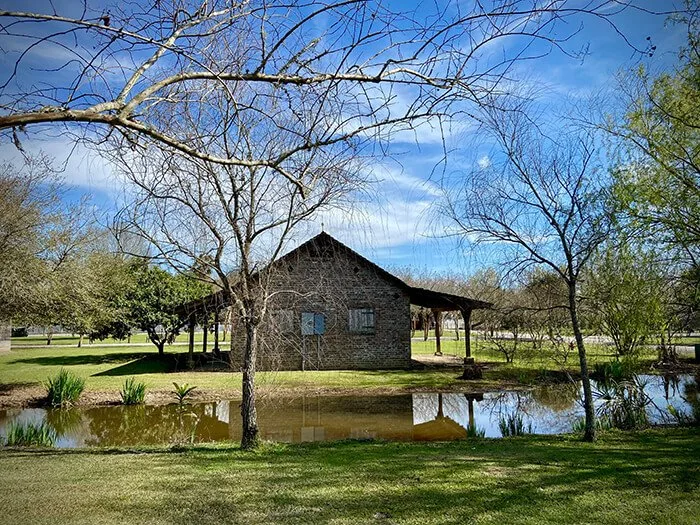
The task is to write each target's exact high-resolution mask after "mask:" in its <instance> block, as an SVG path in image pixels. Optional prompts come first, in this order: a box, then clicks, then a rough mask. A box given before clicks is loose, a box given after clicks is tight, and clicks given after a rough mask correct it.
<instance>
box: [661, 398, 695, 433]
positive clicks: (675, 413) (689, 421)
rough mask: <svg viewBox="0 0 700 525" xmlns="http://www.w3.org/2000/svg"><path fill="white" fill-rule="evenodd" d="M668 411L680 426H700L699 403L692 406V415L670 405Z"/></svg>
mask: <svg viewBox="0 0 700 525" xmlns="http://www.w3.org/2000/svg"><path fill="white" fill-rule="evenodd" d="M667 409H668V413H669V414H671V417H672V418H673V420H674V421H675V422H676V424H677V425H679V426H682V427H690V426H697V425H700V404H698V403H695V404H693V405H692V411H691V412H690V413H687V412H684V411H683V410H678V409H677V408H676V407H674V406H673V405H668V407H667Z"/></svg>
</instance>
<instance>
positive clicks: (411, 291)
mask: <svg viewBox="0 0 700 525" xmlns="http://www.w3.org/2000/svg"><path fill="white" fill-rule="evenodd" d="M301 252H310V253H318V254H319V255H320V254H326V253H329V252H330V253H342V254H344V255H346V256H348V257H351V258H353V259H355V260H357V261H358V262H360V263H361V264H363V265H365V266H367V267H368V268H370V269H371V270H372V271H374V272H376V273H377V275H379V276H380V277H382V278H383V279H384V280H386V281H388V282H390V283H392V284H393V285H395V286H396V287H398V288H400V289H402V290H404V291H405V292H406V293H407V294H408V296H409V299H410V302H411V304H414V305H416V306H422V307H425V308H430V309H434V310H439V311H451V310H476V309H484V308H491V306H492V304H491V303H487V302H485V301H478V300H476V299H471V298H469V297H464V296H461V295H455V294H450V293H446V292H437V291H435V290H428V289H426V288H419V287H416V286H410V285H409V284H407V283H405V282H404V281H403V280H401V279H399V278H398V277H396V276H395V275H393V274H392V273H390V272H388V271H386V270H385V269H384V268H382V267H381V266H379V265H377V264H375V263H373V262H372V261H370V260H369V259H367V258H365V257H363V256H362V255H360V254H359V253H357V252H356V251H355V250H353V249H352V248H350V247H348V246H346V245H345V244H343V243H342V242H340V241H339V240H338V239H336V238H335V237H332V236H331V235H329V234H328V233H326V232H321V233H319V234H318V235H316V236H315V237H312V238H311V239H309V240H308V241H306V242H304V243H302V244H300V245H299V246H297V247H296V248H294V249H293V250H291V251H290V252H288V253H286V254H285V255H283V256H281V257H279V258H278V259H276V260H274V261H273V262H271V263H270V264H269V265H268V266H266V267H265V268H263V269H262V270H260V272H265V271H266V270H268V269H269V268H272V267H274V266H277V265H279V264H283V263H285V262H290V261H291V260H292V259H293V258H294V257H296V256H297V255H298V254H299V253H301ZM227 302H228V301H226V300H225V294H224V292H223V291H219V292H215V293H213V294H211V295H209V296H207V297H204V298H202V299H199V300H197V301H193V302H191V303H188V304H186V305H183V306H182V307H181V308H182V309H183V310H184V311H185V312H191V313H196V312H199V311H202V310H204V311H207V310H214V309H215V308H217V307H225V306H229V304H226V303H227Z"/></svg>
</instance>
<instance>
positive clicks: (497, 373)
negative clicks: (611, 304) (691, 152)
mask: <svg viewBox="0 0 700 525" xmlns="http://www.w3.org/2000/svg"><path fill="white" fill-rule="evenodd" d="M434 344H435V343H434V341H427V342H423V341H413V352H414V355H417V354H432V353H434V351H435V350H434ZM463 344H464V341H454V340H446V341H444V342H443V353H444V354H446V355H449V354H450V353H452V354H453V355H457V356H463V355H464V348H463ZM431 345H432V346H431ZM526 346H527V345H526ZM472 349H473V355H474V356H475V357H476V359H477V362H480V363H488V364H489V366H488V369H487V370H486V372H485V374H484V380H482V381H474V382H464V381H459V380H457V376H458V375H459V373H458V371H456V370H454V369H453V370H450V369H430V368H429V369H426V370H419V369H416V370H390V371H387V370H379V371H354V370H353V371H307V372H299V371H296V372H287V371H280V372H259V373H258V374H257V378H256V381H257V384H258V386H259V387H260V391H261V392H263V393H265V392H269V393H271V394H274V393H276V392H279V391H281V390H282V391H284V390H286V391H291V392H290V393H299V392H301V391H305V390H313V391H316V392H317V391H324V390H338V391H340V390H343V391H348V390H356V391H365V390H366V391H371V390H375V391H379V390H382V391H399V390H437V389H440V390H457V389H496V388H500V387H503V386H504V382H507V383H509V384H513V383H519V384H533V383H541V382H552V381H560V380H565V379H566V375H565V373H564V372H563V371H562V366H561V365H560V364H558V363H556V362H555V361H554V360H553V359H552V356H551V355H550V354H548V353H547V352H543V353H540V354H535V355H523V357H522V358H516V360H515V362H514V363H513V364H508V365H506V364H505V359H504V358H503V356H502V355H501V354H499V353H497V352H496V351H494V349H493V348H492V347H490V346H489V345H487V344H486V343H484V342H483V341H478V342H475V343H474V344H473V345H472ZM588 351H589V362H590V366H591V368H593V367H594V365H595V363H597V362H609V361H610V360H612V359H614V356H613V354H612V352H611V349H610V348H609V347H605V346H601V345H592V344H590V345H588ZM655 356H656V354H655V353H654V352H653V351H649V352H648V355H647V354H644V355H643V356H642V359H641V360H640V362H641V365H642V366H644V365H648V364H649V363H650V362H651V361H652V360H653V359H654V358H655ZM61 369H66V370H69V371H70V372H72V373H73V374H75V375H77V376H79V377H83V378H85V379H86V393H89V392H110V393H114V394H116V396H117V398H118V393H119V391H120V390H121V388H122V386H123V383H124V380H125V379H126V378H127V377H131V376H134V377H136V378H137V379H138V380H139V381H142V382H144V383H145V385H146V388H147V389H148V391H149V392H150V391H154V390H160V391H170V390H172V383H173V382H177V383H180V384H181V383H189V384H192V385H197V387H198V389H199V391H200V392H202V391H211V390H216V391H225V393H226V394H227V395H232V396H237V395H238V393H239V392H240V382H241V376H240V373H237V372H230V371H228V370H226V371H220V370H219V371H213V370H214V369H213V368H211V367H210V368H207V367H204V368H201V369H199V370H196V371H189V369H188V368H187V351H186V347H182V346H179V347H177V346H176V347H170V348H167V349H166V353H165V356H164V357H163V358H162V359H161V358H159V357H158V355H157V351H156V349H155V347H151V346H141V347H139V346H132V347H128V346H104V345H103V346H99V345H86V346H84V347H83V348H76V347H67V346H49V347H40V348H23V347H17V346H13V348H12V351H11V352H9V353H7V354H0V385H21V384H23V385H39V384H40V383H41V382H42V381H45V380H46V378H48V377H49V376H53V375H55V374H57V373H58V372H59V371H60V370H61ZM577 369H578V359H577V357H576V355H574V354H572V355H571V356H570V357H569V360H568V363H567V366H566V371H568V372H569V373H570V374H572V375H574V376H575V375H576V373H577ZM209 370H212V371H209Z"/></svg>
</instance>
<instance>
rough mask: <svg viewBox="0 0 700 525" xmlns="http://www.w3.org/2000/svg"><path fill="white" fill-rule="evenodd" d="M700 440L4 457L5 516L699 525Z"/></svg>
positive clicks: (670, 432) (676, 435) (611, 438)
mask: <svg viewBox="0 0 700 525" xmlns="http://www.w3.org/2000/svg"><path fill="white" fill-rule="evenodd" d="M699 437H700V436H699V434H698V431H697V430H692V429H666V430H654V431H645V432H641V433H637V434H631V433H630V434H625V433H619V432H612V433H608V434H605V435H604V436H603V437H602V438H601V439H600V440H599V441H598V442H597V443H595V444H588V443H582V442H580V441H578V440H576V439H574V438H573V437H571V436H558V437H552V436H550V437H541V436H528V437H521V438H510V439H505V440H500V441H498V440H488V439H471V440H467V441H463V442H454V443H435V444H420V443H375V442H370V443H367V442H364V443H362V442H340V443H327V444H311V445H287V446H285V445H269V446H265V447H263V449H262V450H260V451H258V452H254V453H244V452H240V451H239V450H237V448H235V447H233V446H228V445H224V446H218V447H199V448H195V449H186V450H184V451H181V452H173V451H163V450H150V451H149V450H142V451H135V452H129V451H112V452H110V451H100V450H95V451H90V450H88V451H78V452H70V451H65V452H63V451H42V452H40V453H36V452H22V451H4V452H2V453H0V471H1V472H2V473H3V475H2V476H0V508H1V509H2V518H3V522H5V523H37V524H42V523H47V524H48V523H51V524H54V523H102V524H112V523H127V524H128V523H150V524H161V523H163V524H165V523H175V524H183V525H189V524H192V523H198V524H200V523H201V524H210V523H211V524H217V525H218V524H221V523H246V524H248V523H250V524H256V523H271V524H293V523H295V524H296V523H299V524H301V523H333V524H336V525H343V524H355V523H387V524H388V523H397V524H398V523H400V524H427V525H429V524H453V523H477V524H487V523H492V524H504V523H509V524H511V523H517V524H547V523H600V524H621V523H645V524H646V523H648V524H651V523H666V524H685V523H687V524H690V523H697V518H698V516H700V439H699ZM37 473H40V475H37Z"/></svg>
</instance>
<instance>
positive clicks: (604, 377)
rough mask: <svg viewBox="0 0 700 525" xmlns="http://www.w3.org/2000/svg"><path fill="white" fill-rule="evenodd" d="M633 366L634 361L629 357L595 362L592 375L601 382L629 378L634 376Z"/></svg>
mask: <svg viewBox="0 0 700 525" xmlns="http://www.w3.org/2000/svg"><path fill="white" fill-rule="evenodd" d="M635 368H636V366H635V362H634V360H633V359H631V358H628V359H621V360H615V361H609V362H607V363H596V364H595V365H594V366H593V377H594V378H595V379H597V380H598V381H601V382H603V383H609V382H610V381H616V382H620V381H624V380H627V379H631V378H632V377H633V376H634V372H635Z"/></svg>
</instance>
